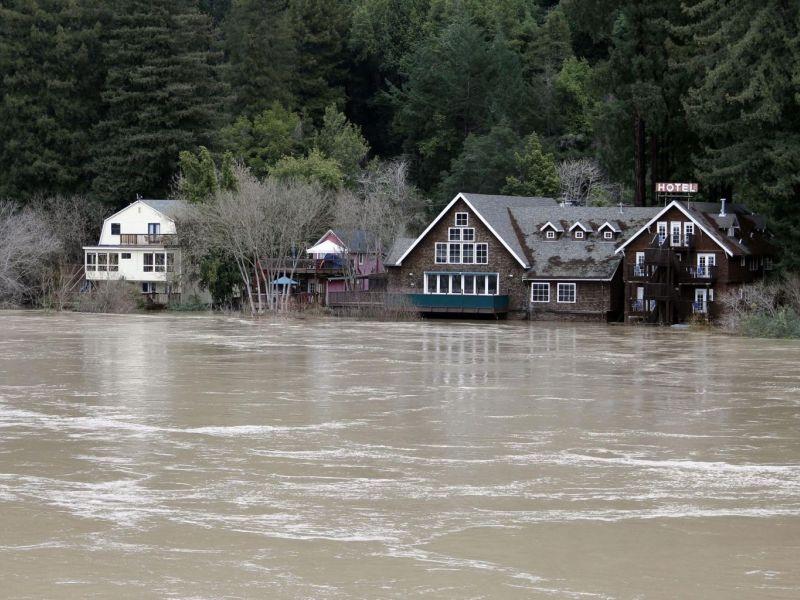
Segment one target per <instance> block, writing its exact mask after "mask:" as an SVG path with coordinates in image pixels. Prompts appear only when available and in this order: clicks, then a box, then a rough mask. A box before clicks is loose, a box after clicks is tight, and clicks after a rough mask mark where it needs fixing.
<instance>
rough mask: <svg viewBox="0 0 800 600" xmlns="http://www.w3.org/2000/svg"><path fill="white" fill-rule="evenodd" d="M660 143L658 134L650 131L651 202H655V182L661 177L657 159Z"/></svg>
mask: <svg viewBox="0 0 800 600" xmlns="http://www.w3.org/2000/svg"><path fill="white" fill-rule="evenodd" d="M659 150H660V144H659V139H658V136H657V135H656V134H655V133H653V132H652V131H651V132H650V198H651V204H653V205H655V204H656V183H658V178H659V177H661V165H660V162H661V161H660V160H659Z"/></svg>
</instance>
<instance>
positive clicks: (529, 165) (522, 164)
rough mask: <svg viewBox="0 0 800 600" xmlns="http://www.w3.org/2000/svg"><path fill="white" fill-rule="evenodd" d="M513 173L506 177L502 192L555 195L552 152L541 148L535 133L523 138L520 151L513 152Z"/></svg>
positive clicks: (556, 177) (554, 170)
mask: <svg viewBox="0 0 800 600" xmlns="http://www.w3.org/2000/svg"><path fill="white" fill-rule="evenodd" d="M514 162H515V169H514V170H515V174H514V175H510V176H509V177H508V178H507V179H506V185H505V187H504V188H503V193H504V194H513V195H516V196H544V197H555V196H556V194H558V188H559V181H558V173H557V172H556V163H555V160H554V159H553V155H552V154H546V153H545V152H544V151H543V150H542V144H541V142H540V141H539V136H537V135H536V134H535V133H532V134H530V135H529V136H528V137H527V138H525V145H524V147H523V149H522V152H515V153H514Z"/></svg>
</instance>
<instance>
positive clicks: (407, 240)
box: [385, 237, 414, 265]
mask: <svg viewBox="0 0 800 600" xmlns="http://www.w3.org/2000/svg"><path fill="white" fill-rule="evenodd" d="M413 243H414V238H412V237H399V238H397V239H396V240H395V241H394V243H393V244H392V247H391V248H390V249H389V254H388V255H387V256H386V261H385V263H386V264H387V265H394V264H396V263H397V261H398V259H399V258H400V257H401V256H402V255H403V254H404V253H405V251H406V249H408V248H409V246H411V244H413Z"/></svg>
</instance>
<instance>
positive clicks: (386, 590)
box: [0, 312, 800, 600]
mask: <svg viewBox="0 0 800 600" xmlns="http://www.w3.org/2000/svg"><path fill="white" fill-rule="evenodd" d="M0 586H2V587H1V588H0V596H2V597H4V598H116V599H119V598H137V599H138V598H209V599H211V598H225V599H228V598H269V599H295V598H299V599H304V598H308V599H323V600H324V599H340V598H359V599H360V598H370V599H373V598H374V599H382V598H398V599H400V598H402V599H406V598H453V599H459V600H460V599H472V598H503V599H506V598H510V599H516V598H539V597H541V598H580V599H583V598H658V599H661V598H663V599H667V598H669V599H672V598H711V599H717V598H719V599H731V598H743V599H744V598H747V599H750V598H798V597H800V344H799V343H797V342H786V341H769V340H743V339H737V338H732V337H726V336H722V335H715V334H711V333H702V332H700V333H698V332H687V331H676V330H660V329H645V328H626V327H613V326H611V327H606V326H593V325H590V326H585V325H555V324H542V323H522V322H517V323H514V322H489V321H485V322H456V321H425V322H414V323H372V322H349V321H337V320H322V321H302V320H275V321H258V322H253V321H249V320H240V319H235V318H227V317H210V316H191V315H174V316H173V315H126V316H106V315H75V314H64V315H47V314H41V313H19V312H3V313H0Z"/></svg>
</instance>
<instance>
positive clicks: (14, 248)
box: [0, 202, 62, 303]
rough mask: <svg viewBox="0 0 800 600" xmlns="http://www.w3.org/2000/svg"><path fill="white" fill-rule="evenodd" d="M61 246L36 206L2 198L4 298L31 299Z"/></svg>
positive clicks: (0, 293) (0, 295)
mask: <svg viewBox="0 0 800 600" xmlns="http://www.w3.org/2000/svg"><path fill="white" fill-rule="evenodd" d="M61 247H62V245H61V242H60V241H59V239H58V237H57V236H56V235H55V233H54V232H53V231H52V230H51V229H50V228H49V227H48V224H47V223H46V222H45V221H44V220H43V219H42V218H41V216H40V215H38V214H37V213H36V212H35V211H34V210H32V209H30V208H24V209H19V208H18V207H16V206H15V205H14V204H11V203H10V202H0V301H4V302H12V303H13V302H21V301H23V300H29V299H30V298H31V295H32V294H33V293H34V291H35V290H36V289H37V288H38V287H39V285H40V281H41V279H42V275H43V273H44V272H45V271H46V269H47V268H48V265H49V261H50V260H51V259H52V258H53V256H54V254H55V253H56V252H57V251H59V250H60V249H61Z"/></svg>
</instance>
